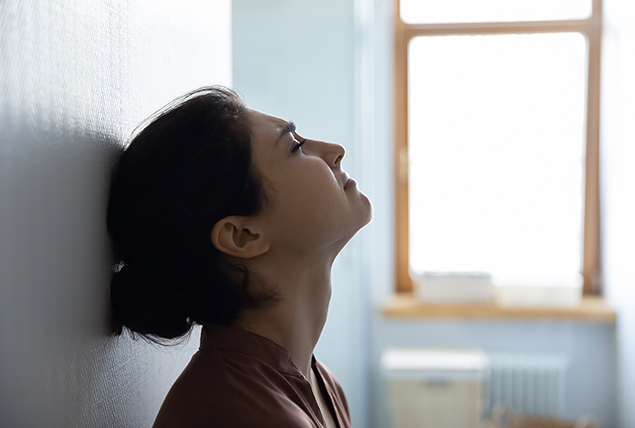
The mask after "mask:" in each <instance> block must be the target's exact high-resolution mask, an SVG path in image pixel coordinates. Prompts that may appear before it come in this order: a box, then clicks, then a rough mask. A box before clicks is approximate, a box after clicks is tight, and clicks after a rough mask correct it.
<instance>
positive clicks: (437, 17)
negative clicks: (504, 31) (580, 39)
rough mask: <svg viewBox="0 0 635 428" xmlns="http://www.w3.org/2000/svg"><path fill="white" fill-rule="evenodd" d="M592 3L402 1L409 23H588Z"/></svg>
mask: <svg viewBox="0 0 635 428" xmlns="http://www.w3.org/2000/svg"><path fill="white" fill-rule="evenodd" d="M590 15H591V0H479V1H475V0H443V1H432V0H427V1H426V0H401V19H402V20H403V21H404V22H407V23H416V22H421V23H441V22H498V21H539V20H558V19H584V18H588V17H589V16H590Z"/></svg>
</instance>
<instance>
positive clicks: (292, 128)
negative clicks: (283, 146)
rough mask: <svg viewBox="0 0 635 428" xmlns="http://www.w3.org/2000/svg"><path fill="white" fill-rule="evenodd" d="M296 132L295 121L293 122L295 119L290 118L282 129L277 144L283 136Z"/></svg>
mask: <svg viewBox="0 0 635 428" xmlns="http://www.w3.org/2000/svg"><path fill="white" fill-rule="evenodd" d="M294 132H295V123H293V121H292V120H290V121H289V122H287V125H286V126H285V127H284V128H282V131H280V136H279V137H278V139H277V140H276V144H277V143H278V141H280V139H281V138H282V137H284V136H285V135H287V134H288V133H294Z"/></svg>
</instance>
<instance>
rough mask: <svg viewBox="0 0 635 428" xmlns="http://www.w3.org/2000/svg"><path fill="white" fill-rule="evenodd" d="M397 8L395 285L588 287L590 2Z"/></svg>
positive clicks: (596, 79) (594, 82)
mask: <svg viewBox="0 0 635 428" xmlns="http://www.w3.org/2000/svg"><path fill="white" fill-rule="evenodd" d="M512 3H513V7H510V4H512ZM523 3H524V4H523ZM397 10H398V11H399V12H398V13H397V15H398V16H397V18H396V23H395V94H396V104H395V108H396V122H395V132H396V136H395V137H396V138H395V146H396V153H395V155H396V156H395V160H396V165H395V167H396V168H395V169H396V180H395V183H396V239H397V242H396V276H397V278H396V279H397V291H398V292H411V291H412V279H411V275H410V273H411V272H413V271H415V272H416V271H487V272H490V273H494V274H496V275H499V276H509V277H519V276H527V277H537V278H549V277H552V278H561V277H566V276H569V275H571V274H576V273H578V272H581V273H582V276H583V281H584V283H583V290H584V293H585V294H598V293H599V291H600V290H599V272H600V203H599V96H600V47H601V46H600V45H601V31H602V28H601V22H602V18H601V3H600V0H588V1H587V2H585V1H570V0H533V1H531V0H517V1H515V2H511V1H509V0H479V1H474V0H443V1H436V2H432V1H427V2H425V1H417V0H401V2H400V4H399V2H398V7H397Z"/></svg>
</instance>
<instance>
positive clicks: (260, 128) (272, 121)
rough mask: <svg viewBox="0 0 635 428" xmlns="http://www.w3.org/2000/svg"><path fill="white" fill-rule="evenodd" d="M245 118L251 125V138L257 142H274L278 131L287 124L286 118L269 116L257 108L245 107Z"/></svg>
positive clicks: (277, 136)
mask: <svg viewBox="0 0 635 428" xmlns="http://www.w3.org/2000/svg"><path fill="white" fill-rule="evenodd" d="M246 113H247V119H248V120H249V122H250V125H251V132H252V138H253V139H254V140H256V141H257V143H260V144H262V143H267V142H268V143H270V144H274V143H275V142H276V141H277V140H278V138H279V137H280V133H281V132H282V131H283V130H284V129H285V128H286V127H287V126H288V125H289V122H287V121H286V120H283V119H280V118H279V117H275V116H270V115H268V114H266V113H262V112H260V111H258V110H253V109H247V111H246Z"/></svg>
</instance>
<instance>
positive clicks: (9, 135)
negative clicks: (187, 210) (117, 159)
mask: <svg viewBox="0 0 635 428" xmlns="http://www.w3.org/2000/svg"><path fill="white" fill-rule="evenodd" d="M230 12H231V11H230V3H229V0H214V1H207V0H205V1H203V0H201V1H195V0H187V1H179V2H167V1H165V2H164V1H156V0H152V1H150V0H144V1H138V0H135V1H113V0H94V1H90V2H86V1H81V0H71V1H65V2H61V1H55V0H48V1H47V0H42V1H35V0H4V1H3V2H1V3H0V58H2V60H1V62H0V129H1V132H2V134H1V135H0V138H1V140H0V336H1V337H2V344H1V345H0V426H3V427H5V426H6V427H36V426H37V427H87V426H90V427H100V426H103V427H113V426H130V427H141V426H150V425H151V423H152V421H153V419H154V417H155V415H156V412H157V410H158V407H159V405H160V403H161V401H162V400H163V397H164V395H165V394H166V393H167V389H168V388H169V386H170V385H171V383H172V382H173V380H174V379H175V377H176V376H177V375H178V374H179V373H180V371H181V369H182V367H183V366H184V365H185V364H186V363H187V361H188V360H189V356H190V355H191V354H192V353H193V352H194V349H195V348H196V346H197V343H196V340H193V341H191V342H190V343H189V344H187V345H185V347H184V348H183V347H181V348H175V349H171V350H161V349H157V348H155V347H152V346H149V345H147V344H145V343H144V342H139V341H136V342H135V341H132V340H130V338H128V337H125V336H124V337H120V338H114V339H113V338H109V337H108V333H107V328H106V325H107V322H106V320H107V309H108V306H109V303H108V299H109V291H108V288H109V269H110V264H111V259H110V255H109V244H108V241H107V235H106V231H105V227H104V223H105V221H104V220H105V203H106V191H107V180H108V176H109V169H110V165H111V163H112V160H113V154H114V152H115V148H116V147H117V146H119V145H121V144H122V142H123V141H124V140H126V139H127V137H128V135H129V134H130V132H131V131H132V129H133V128H134V126H136V125H137V124H138V123H139V122H140V121H141V120H142V119H143V118H145V117H146V116H148V115H149V114H150V113H152V112H153V111H154V110H155V109H157V108H159V107H161V106H162V105H163V104H164V103H165V102H167V101H169V100H170V99H172V98H173V97H175V96H177V95H180V94H181V93H183V92H185V91H187V90H190V89H192V88H194V87H197V86H201V85H204V84H211V83H222V84H230V82H231V43H230Z"/></svg>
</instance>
